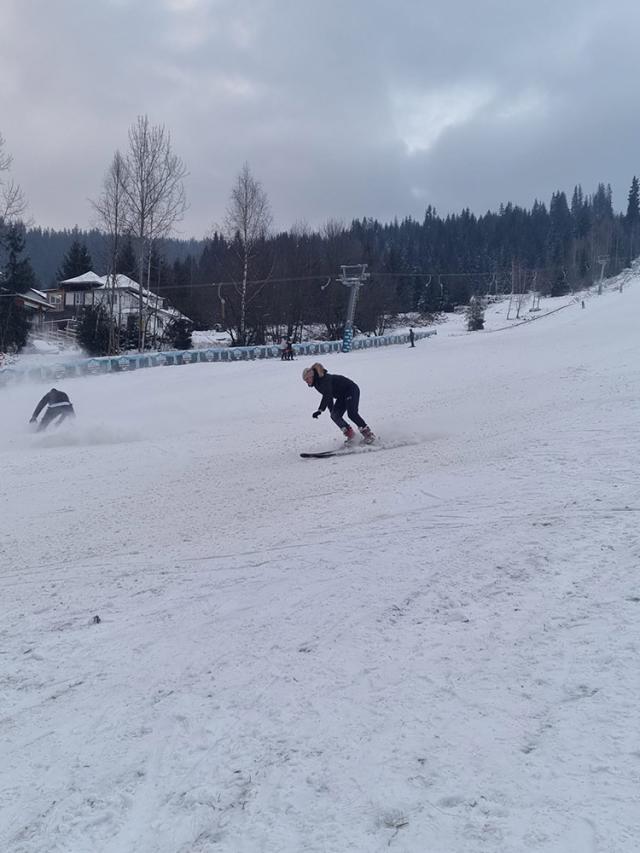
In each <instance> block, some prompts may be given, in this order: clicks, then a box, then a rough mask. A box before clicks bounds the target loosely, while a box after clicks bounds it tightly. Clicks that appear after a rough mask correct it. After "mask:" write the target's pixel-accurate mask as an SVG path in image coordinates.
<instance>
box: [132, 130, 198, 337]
mask: <svg viewBox="0 0 640 853" xmlns="http://www.w3.org/2000/svg"><path fill="white" fill-rule="evenodd" d="M124 164H125V180H124V183H123V186H124V190H125V195H126V220H127V225H128V230H129V232H130V233H131V234H132V235H133V236H134V237H135V239H136V241H137V244H138V278H139V288H140V290H139V302H138V305H139V315H140V316H139V329H138V347H139V349H140V352H142V351H143V350H144V347H145V326H146V323H145V318H144V313H145V312H144V293H143V291H144V281H145V258H146V257H149V255H150V253H151V249H152V247H153V243H154V241H155V240H158V239H160V238H162V237H166V236H167V235H168V234H170V233H171V231H172V229H173V227H174V226H175V224H176V223H177V222H179V221H180V220H181V219H182V217H183V215H184V212H185V210H186V207H187V204H186V196H185V189H184V183H183V182H184V178H185V177H186V175H187V170H186V167H185V164H184V162H183V161H182V159H181V158H180V157H178V156H177V155H176V154H174V153H173V150H172V147H171V136H170V134H169V133H168V131H167V130H165V127H164V125H150V124H149V119H148V117H147V116H146V115H145V116H138V119H137V121H136V122H135V124H133V125H132V126H131V127H130V128H129V151H128V153H127V156H126V158H125V161H124ZM147 290H148V282H147Z"/></svg>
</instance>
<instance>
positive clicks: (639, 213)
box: [625, 175, 640, 263]
mask: <svg viewBox="0 0 640 853" xmlns="http://www.w3.org/2000/svg"><path fill="white" fill-rule="evenodd" d="M639 226H640V185H639V184H638V179H637V178H636V176H635V175H634V176H633V180H632V181H631V189H630V190H629V196H628V203H627V215H626V216H625V227H626V230H627V237H628V240H629V256H628V259H627V260H628V262H629V263H631V261H632V260H633V259H634V257H635V256H636V253H637V243H638V239H637V238H638V228H639Z"/></svg>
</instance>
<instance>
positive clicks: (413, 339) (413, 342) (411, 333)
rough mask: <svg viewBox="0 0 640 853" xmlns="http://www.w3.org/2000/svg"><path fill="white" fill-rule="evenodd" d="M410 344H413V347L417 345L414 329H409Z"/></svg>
mask: <svg viewBox="0 0 640 853" xmlns="http://www.w3.org/2000/svg"><path fill="white" fill-rule="evenodd" d="M409 342H410V343H411V346H412V347H414V346H415V345H416V336H415V335H414V333H413V329H409Z"/></svg>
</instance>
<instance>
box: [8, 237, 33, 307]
mask: <svg viewBox="0 0 640 853" xmlns="http://www.w3.org/2000/svg"><path fill="white" fill-rule="evenodd" d="M24 246H25V242H24V229H23V227H22V226H21V225H10V226H9V227H8V228H7V230H6V233H5V235H4V248H5V251H6V254H7V262H6V264H5V267H4V269H3V272H2V287H3V288H5V290H9V291H11V293H25V292H26V291H27V290H29V288H30V287H35V286H36V277H35V273H34V272H33V268H32V266H31V263H30V261H29V258H22V257H21V255H22V254H23V252H24Z"/></svg>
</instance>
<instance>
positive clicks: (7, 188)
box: [0, 133, 27, 225]
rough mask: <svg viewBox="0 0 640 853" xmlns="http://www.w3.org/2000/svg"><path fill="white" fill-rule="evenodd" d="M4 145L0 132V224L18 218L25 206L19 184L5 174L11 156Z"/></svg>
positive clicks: (7, 170) (9, 165)
mask: <svg viewBox="0 0 640 853" xmlns="http://www.w3.org/2000/svg"><path fill="white" fill-rule="evenodd" d="M4 146H5V141H4V136H3V135H2V134H1V133H0V225H2V224H5V225H7V224H9V223H10V222H12V221H13V220H15V219H18V218H19V217H20V216H22V214H23V213H24V211H25V210H26V207H27V203H26V201H25V199H24V195H23V194H22V189H21V188H20V186H19V185H18V184H16V183H15V182H14V181H13V179H12V178H10V177H8V176H5V173H8V172H9V171H10V169H11V163H12V162H13V157H11V155H10V154H7V152H6V151H5V148H4Z"/></svg>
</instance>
